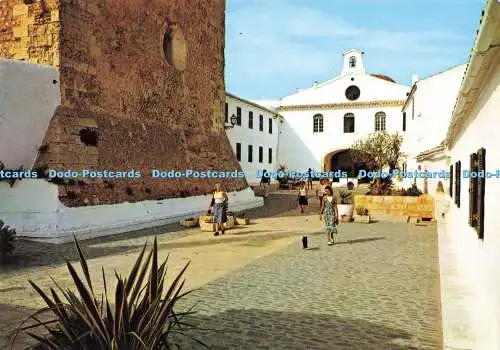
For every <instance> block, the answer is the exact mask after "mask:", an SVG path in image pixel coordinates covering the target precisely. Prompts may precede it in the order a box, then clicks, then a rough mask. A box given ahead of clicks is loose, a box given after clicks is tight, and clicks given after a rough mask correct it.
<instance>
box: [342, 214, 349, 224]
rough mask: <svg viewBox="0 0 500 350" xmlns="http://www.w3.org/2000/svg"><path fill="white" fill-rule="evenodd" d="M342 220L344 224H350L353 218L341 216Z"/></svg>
mask: <svg viewBox="0 0 500 350" xmlns="http://www.w3.org/2000/svg"><path fill="white" fill-rule="evenodd" d="M340 220H342V222H344V223H348V222H351V217H350V216H347V215H341V216H340Z"/></svg>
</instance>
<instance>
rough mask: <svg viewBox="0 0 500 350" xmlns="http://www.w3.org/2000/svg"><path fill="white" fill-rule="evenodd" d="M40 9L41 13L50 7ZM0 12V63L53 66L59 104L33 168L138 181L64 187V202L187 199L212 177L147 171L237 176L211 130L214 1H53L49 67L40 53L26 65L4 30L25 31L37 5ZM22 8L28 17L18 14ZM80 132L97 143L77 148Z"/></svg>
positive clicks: (220, 96)
mask: <svg viewBox="0 0 500 350" xmlns="http://www.w3.org/2000/svg"><path fill="white" fill-rule="evenodd" d="M47 3H48V1H47V2H46V6H45V7H47V6H49V5H50V6H52V5H54V6H55V5H56V4H47ZM0 4H3V5H2V6H3V9H2V16H4V13H5V12H8V14H7V15H6V16H7V17H8V18H9V20H8V21H7V20H6V21H5V22H4V23H10V24H8V25H7V27H8V28H9V29H8V30H7V31H6V32H4V34H5V33H7V34H9V33H10V34H9V35H10V36H9V35H7V34H5V35H4V36H3V37H2V38H4V39H3V42H2V46H1V47H2V50H3V51H2V55H3V56H5V57H10V58H19V59H21V58H24V59H29V60H30V61H33V62H38V63H48V64H57V63H60V74H61V77H60V85H61V106H60V108H58V110H57V111H56V113H55V115H54V117H53V118H52V121H51V124H50V126H49V130H48V132H47V135H46V137H45V140H44V142H43V147H42V150H43V151H42V152H41V154H40V155H39V157H38V159H37V166H41V167H43V166H47V167H49V168H55V169H58V170H68V169H73V170H81V169H96V170H111V171H121V170H131V169H134V170H138V171H141V173H142V175H143V178H141V179H135V180H115V181H113V180H111V181H103V180H102V179H101V180H87V179H80V180H83V181H75V182H70V184H69V185H68V186H65V187H64V188H61V191H60V192H61V196H62V198H61V200H63V202H64V203H66V204H67V205H71V206H75V205H84V204H86V203H88V204H97V203H99V204H105V203H118V202H123V201H129V202H135V201H140V200H147V199H159V198H171V197H184V196H191V195H199V194H203V193H207V192H208V191H210V189H211V188H212V187H213V185H214V183H215V182H216V181H217V180H216V179H213V180H206V179H165V180H158V179H152V178H151V177H150V170H151V168H157V169H164V170H171V169H179V170H185V169H186V168H191V169H199V170H206V169H214V170H233V169H238V170H240V166H239V163H238V162H237V160H236V157H235V155H234V153H233V151H232V149H231V146H230V144H229V142H228V139H227V136H226V134H225V131H224V128H223V106H224V105H223V104H224V100H225V88H224V17H225V14H224V10H225V4H224V1H223V0H210V1H209V0H169V1H168V2H165V1H162V0H150V1H148V0H127V1H122V0H108V1H98V0H78V1H76V0H63V1H61V3H60V5H59V12H57V7H54V10H52V11H51V12H50V13H51V19H55V18H57V16H56V14H58V13H60V22H61V34H60V38H59V45H58V44H57V41H54V40H55V39H56V37H54V36H51V38H52V39H51V40H53V41H52V42H51V43H52V46H50V45H49V44H45V46H44V47H47V50H46V52H49V51H50V50H54V48H56V49H59V50H60V51H59V52H60V57H59V58H58V59H54V58H53V59H52V61H51V60H49V59H48V58H47V57H49V55H48V54H44V55H42V54H39V55H38V56H37V58H35V56H36V55H35V54H33V55H31V54H30V52H34V51H33V49H32V48H30V47H28V49H27V56H26V53H24V56H23V52H24V51H22V50H21V49H18V47H20V46H19V40H18V39H16V38H14V39H13V37H12V35H15V32H16V30H15V28H25V26H24V24H25V23H30V22H29V21H30V20H29V18H31V17H29V16H30V11H31V12H32V13H33V12H34V11H35V10H34V9H35V7H36V6H38V7H43V6H40V5H39V1H36V3H35V4H34V5H29V6H27V5H21V4H22V2H21V1H16V2H13V1H10V2H6V3H4V2H1V3H0ZM37 4H38V5H37ZM49 8H52V7H49ZM26 9H27V10H26ZM26 11H28V15H27V16H28V17H19V16H21V14H22V16H26V14H25V13H26ZM15 14H19V16H17V15H15ZM9 16H10V17H9ZM7 17H6V18H7ZM16 18H17V19H16ZM20 18H21V19H22V21H21V19H20ZM49 24H50V23H48V24H47V25H49ZM30 26H31V27H30ZM30 28H34V27H33V25H30V24H28V36H27V38H28V39H25V41H26V40H27V41H28V42H37V41H36V40H39V39H36V40H35V38H39V37H40V36H39V35H35V34H34V33H35V29H33V30H32V31H31V32H30ZM45 32H48V29H47V30H45ZM165 33H166V35H165ZM22 34H23V35H24V34H26V33H25V32H23V33H22ZM21 38H23V37H21ZM164 38H166V40H164ZM22 40H23V39H21V42H22ZM16 45H17V46H16ZM14 47H15V49H14ZM50 52H52V51H50ZM51 57H57V55H55V56H54V55H53V56H51ZM82 130H86V131H87V132H88V133H89V134H90V135H91V136H92V134H94V135H97V145H92V144H90V145H89V144H87V145H86V144H85V143H84V142H82V137H81V132H82ZM84 141H85V140H84ZM221 182H222V183H223V185H224V186H225V187H226V188H227V190H231V191H232V190H238V189H242V188H245V187H246V186H247V184H246V181H245V180H242V179H233V180H223V181H221Z"/></svg>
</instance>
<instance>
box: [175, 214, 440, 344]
mask: <svg viewBox="0 0 500 350" xmlns="http://www.w3.org/2000/svg"><path fill="white" fill-rule="evenodd" d="M340 232H341V233H340V235H339V239H340V242H339V244H338V245H335V246H333V247H330V246H326V245H325V239H324V236H323V235H322V234H317V235H313V236H312V237H310V240H311V241H312V246H313V249H311V250H308V251H303V250H302V248H301V247H300V243H299V242H298V241H297V242H295V243H294V244H292V245H290V246H289V247H287V248H285V249H283V250H281V251H279V252H277V253H275V254H272V255H268V256H267V257H265V258H262V259H260V260H259V261H257V262H254V263H252V264H250V265H247V266H245V267H244V268H242V269H240V270H238V271H236V272H233V273H230V274H228V275H226V276H224V277H223V278H220V279H218V280H216V281H214V282H212V283H209V284H208V285H206V286H205V288H204V290H202V291H200V292H198V295H197V301H198V302H199V305H198V308H197V310H198V311H199V315H198V316H197V317H194V319H193V322H194V323H195V324H196V325H198V326H199V327H201V328H204V329H210V330H211V331H197V332H192V335H193V336H195V337H196V338H198V339H202V340H203V341H204V342H206V343H208V344H209V345H211V346H213V349H287V350H291V349H297V350H299V349H325V350H327V349H330V350H333V349H358V350H362V349H367V350H368V349H381V350H382V349H432V350H435V349H441V348H442V335H441V316H440V291H439V290H440V289H439V275H438V273H439V270H438V257H437V243H436V232H435V227H434V226H430V227H429V226H428V227H418V226H414V225H409V224H404V223H390V222H379V223H374V224H369V225H363V224H346V225H343V227H342V229H341V230H340ZM180 343H181V344H186V342H185V341H181V342H180ZM188 348H190V349H197V348H200V349H201V348H202V347H200V346H196V345H195V344H194V343H192V342H191V343H189V347H188Z"/></svg>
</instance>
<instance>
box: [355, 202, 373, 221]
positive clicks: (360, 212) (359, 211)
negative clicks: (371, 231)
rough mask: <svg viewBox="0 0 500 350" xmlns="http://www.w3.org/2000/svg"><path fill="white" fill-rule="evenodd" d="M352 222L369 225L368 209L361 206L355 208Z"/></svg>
mask: <svg viewBox="0 0 500 350" xmlns="http://www.w3.org/2000/svg"><path fill="white" fill-rule="evenodd" d="M354 222H359V223H363V224H369V223H370V215H368V209H366V208H365V207H361V206H359V207H356V215H355V216H354Z"/></svg>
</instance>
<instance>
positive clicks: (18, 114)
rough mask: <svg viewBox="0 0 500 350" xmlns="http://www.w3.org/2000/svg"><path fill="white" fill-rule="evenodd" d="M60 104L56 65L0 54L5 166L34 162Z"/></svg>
mask: <svg viewBox="0 0 500 350" xmlns="http://www.w3.org/2000/svg"><path fill="white" fill-rule="evenodd" d="M53 81H55V82H56V83H55V84H54V83H53ZM60 104H61V98H60V90H59V71H58V70H57V68H54V67H52V66H43V65H38V64H33V63H26V62H23V61H17V60H6V59H1V58H0V161H1V162H3V163H4V164H5V166H6V167H7V168H18V167H20V166H23V167H24V168H25V169H29V168H31V167H32V166H33V164H34V161H35V159H36V156H37V154H38V148H39V147H40V146H41V144H42V141H43V138H44V136H45V132H46V131H47V128H48V126H49V123H50V120H51V118H52V116H53V114H54V111H55V109H56V108H57V106H59V105H60Z"/></svg>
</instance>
